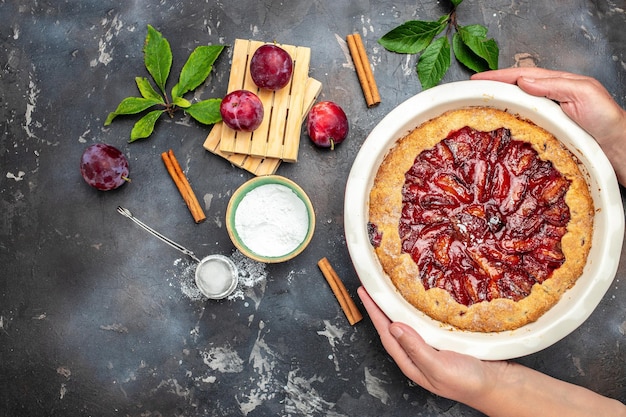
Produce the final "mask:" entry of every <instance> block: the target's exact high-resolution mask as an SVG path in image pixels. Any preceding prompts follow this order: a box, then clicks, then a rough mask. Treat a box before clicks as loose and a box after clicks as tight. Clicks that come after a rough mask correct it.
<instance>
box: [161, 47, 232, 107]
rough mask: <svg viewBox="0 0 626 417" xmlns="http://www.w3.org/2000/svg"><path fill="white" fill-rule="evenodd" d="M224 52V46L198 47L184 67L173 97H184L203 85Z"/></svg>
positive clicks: (173, 90)
mask: <svg viewBox="0 0 626 417" xmlns="http://www.w3.org/2000/svg"><path fill="white" fill-rule="evenodd" d="M222 50H224V46H221V45H204V46H198V47H197V48H196V49H195V50H194V51H193V52H192V53H191V55H189V58H188V59H187V62H186V63H185V65H184V66H183V69H182V70H181V72H180V78H179V81H178V84H176V86H174V89H172V96H174V97H182V96H183V94H185V93H187V92H188V91H192V90H195V89H196V88H197V87H198V86H199V85H200V84H202V83H203V82H204V80H206V79H207V77H208V76H209V74H210V73H211V69H212V68H213V63H214V62H215V60H216V59H217V57H219V56H220V53H221V52H222Z"/></svg>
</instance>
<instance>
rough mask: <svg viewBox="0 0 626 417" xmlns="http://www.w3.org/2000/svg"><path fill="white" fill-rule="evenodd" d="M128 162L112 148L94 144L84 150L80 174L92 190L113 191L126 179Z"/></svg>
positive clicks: (127, 180)
mask: <svg viewBox="0 0 626 417" xmlns="http://www.w3.org/2000/svg"><path fill="white" fill-rule="evenodd" d="M128 172H129V169H128V160H127V159H126V157H125V156H124V154H123V153H122V152H121V151H120V150H119V149H117V148H116V147H114V146H111V145H107V144H105V143H94V144H93V145H90V146H88V147H87V149H85V151H84V152H83V155H82V157H81V159H80V173H81V175H82V176H83V178H84V179H85V181H86V182H87V184H89V185H91V186H92V187H94V188H97V189H98V190H102V191H109V190H114V189H116V188H118V187H120V186H122V185H123V184H125V183H126V182H129V181H130V179H129V178H128Z"/></svg>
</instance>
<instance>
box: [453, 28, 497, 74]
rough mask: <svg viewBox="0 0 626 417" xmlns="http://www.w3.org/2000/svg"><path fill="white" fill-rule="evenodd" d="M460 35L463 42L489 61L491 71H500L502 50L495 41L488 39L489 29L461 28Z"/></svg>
mask: <svg viewBox="0 0 626 417" xmlns="http://www.w3.org/2000/svg"><path fill="white" fill-rule="evenodd" d="M458 33H459V35H460V36H461V40H462V41H463V43H464V44H465V45H467V47H468V48H469V49H471V50H472V52H474V53H475V54H476V55H478V56H479V57H481V58H483V59H484V60H485V61H487V65H488V66H489V68H490V69H498V55H499V53H500V50H499V48H498V44H497V43H496V41H495V40H493V39H486V36H487V28H486V27H484V26H482V25H469V26H460V27H459V29H458Z"/></svg>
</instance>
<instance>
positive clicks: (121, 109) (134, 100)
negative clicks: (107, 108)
mask: <svg viewBox="0 0 626 417" xmlns="http://www.w3.org/2000/svg"><path fill="white" fill-rule="evenodd" d="M161 103H162V100H161V98H160V97H159V99H150V98H142V97H126V98H125V99H124V100H122V102H121V103H120V104H118V106H117V109H115V111H114V112H113V113H109V115H108V117H107V119H106V121H105V122H104V125H105V126H108V125H110V124H111V122H112V121H113V119H115V117H117V116H119V115H122V114H137V113H140V112H142V111H144V110H146V109H149V108H150V107H152V106H154V105H156V104H161Z"/></svg>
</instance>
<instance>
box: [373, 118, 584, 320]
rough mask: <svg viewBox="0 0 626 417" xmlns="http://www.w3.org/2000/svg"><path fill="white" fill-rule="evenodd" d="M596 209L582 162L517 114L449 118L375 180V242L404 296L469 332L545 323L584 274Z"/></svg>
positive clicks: (413, 135)
mask: <svg viewBox="0 0 626 417" xmlns="http://www.w3.org/2000/svg"><path fill="white" fill-rule="evenodd" d="M593 212H594V208H593V200H592V198H591V195H590V193H589V189H588V185H587V181H585V178H584V174H583V173H582V171H581V169H580V167H579V164H578V162H577V160H576V158H575V157H574V156H573V155H572V154H571V153H570V152H569V151H568V150H567V149H566V148H565V147H564V145H563V144H561V142H559V140H558V139H556V138H555V137H554V136H552V135H551V134H550V133H548V132H547V131H545V130H544V129H542V128H541V127H539V126H537V125H535V124H534V123H532V122H530V121H528V120H524V119H522V118H520V117H518V116H516V115H513V114H510V113H508V112H506V111H502V110H497V109H494V108H490V107H471V108H462V109H458V110H452V111H448V112H446V113H444V114H442V115H440V116H438V117H436V118H434V119H431V120H429V121H427V122H425V123H423V124H421V125H420V126H418V127H417V128H415V129H414V130H412V131H411V132H409V133H408V134H407V135H406V136H405V137H403V138H401V139H400V140H398V142H397V143H396V144H395V146H394V147H393V148H392V149H391V150H390V151H389V152H388V153H387V155H386V156H385V158H384V160H383V161H382V163H381V165H380V167H379V169H378V172H377V174H376V177H375V180H374V184H373V186H372V189H371V191H370V199H369V224H368V232H369V235H370V241H371V243H372V245H373V246H374V248H375V252H376V255H377V257H378V259H379V260H380V263H381V265H382V267H383V270H384V271H385V273H386V274H387V275H388V276H389V278H390V279H391V281H392V282H393V284H394V285H395V287H396V288H397V290H398V291H399V292H400V294H401V295H402V296H403V297H404V298H405V299H406V300H407V301H408V302H409V303H411V304H412V305H413V306H414V307H416V308H417V309H419V310H421V311H422V312H424V313H425V314H427V315H428V316H430V317H431V318H433V319H435V320H438V321H440V322H442V323H445V324H448V325H451V326H454V327H456V328H458V329H462V330H468V331H475V332H499V331H505V330H513V329H517V328H519V327H521V326H524V325H525V324H528V323H531V322H533V321H535V320H537V319H538V318H539V317H540V316H541V315H542V314H543V313H545V312H546V311H547V310H549V309H550V308H551V307H552V306H553V305H555V304H556V303H557V302H558V301H559V299H560V298H561V296H562V295H563V293H564V292H565V291H566V290H567V289H569V288H570V287H571V286H572V285H574V284H575V282H576V280H577V279H578V277H579V276H580V275H581V274H582V272H583V268H584V266H585V264H586V260H587V255H588V253H589V249H590V247H591V236H592V231H593Z"/></svg>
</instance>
